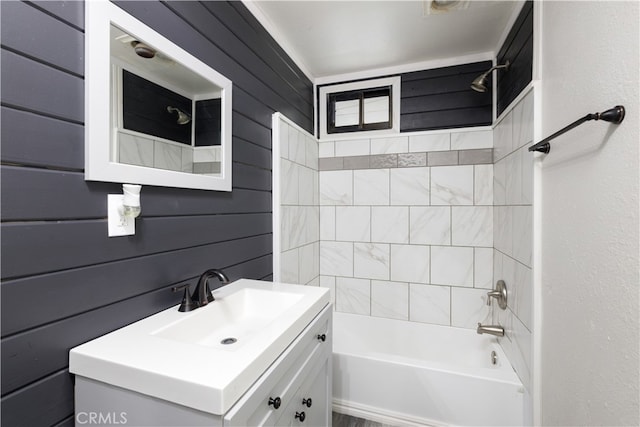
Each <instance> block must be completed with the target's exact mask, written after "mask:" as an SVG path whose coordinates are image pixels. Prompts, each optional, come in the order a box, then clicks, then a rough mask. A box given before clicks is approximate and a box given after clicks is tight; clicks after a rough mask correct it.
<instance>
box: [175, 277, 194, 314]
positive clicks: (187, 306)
mask: <svg viewBox="0 0 640 427" xmlns="http://www.w3.org/2000/svg"><path fill="white" fill-rule="evenodd" d="M189 286H191V284H189V283H185V284H184V285H180V286H174V287H173V288H171V291H172V292H178V291H181V290H183V289H184V295H183V296H182V302H181V303H180V307H179V308H178V311H180V312H186V311H191V310H195V309H196V308H198V303H197V302H195V301H194V300H193V298H191V294H190V293H189Z"/></svg>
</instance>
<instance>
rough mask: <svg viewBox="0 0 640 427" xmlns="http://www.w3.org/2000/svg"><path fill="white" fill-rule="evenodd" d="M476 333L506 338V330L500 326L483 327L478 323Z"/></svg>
mask: <svg viewBox="0 0 640 427" xmlns="http://www.w3.org/2000/svg"><path fill="white" fill-rule="evenodd" d="M476 332H477V333H479V334H489V335H495V336H496V337H504V328H503V327H502V326H500V325H482V324H480V323H478V329H476Z"/></svg>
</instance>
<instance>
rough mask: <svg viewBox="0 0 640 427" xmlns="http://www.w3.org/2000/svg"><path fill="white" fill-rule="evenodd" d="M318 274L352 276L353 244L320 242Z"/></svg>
mask: <svg viewBox="0 0 640 427" xmlns="http://www.w3.org/2000/svg"><path fill="white" fill-rule="evenodd" d="M320 274H323V275H327V276H346V277H352V276H353V243H351V242H329V241H321V242H320Z"/></svg>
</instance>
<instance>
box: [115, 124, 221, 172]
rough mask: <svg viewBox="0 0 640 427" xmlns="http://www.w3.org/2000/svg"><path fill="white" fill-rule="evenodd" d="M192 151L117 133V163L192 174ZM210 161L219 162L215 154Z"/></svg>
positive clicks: (177, 145) (184, 147)
mask: <svg viewBox="0 0 640 427" xmlns="http://www.w3.org/2000/svg"><path fill="white" fill-rule="evenodd" d="M194 155H195V153H194V149H193V148H192V147H190V146H188V145H182V144H178V143H169V142H165V141H158V140H155V139H153V138H145V137H143V136H138V135H132V134H130V133H127V132H118V161H119V162H120V163H126V164H129V165H138V166H146V167H151V168H158V169H168V170H174V171H180V172H193V164H194ZM209 157H211V159H210V160H200V161H201V162H202V161H219V159H217V158H216V157H215V154H214V155H212V156H209Z"/></svg>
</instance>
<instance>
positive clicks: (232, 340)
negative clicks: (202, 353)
mask: <svg viewBox="0 0 640 427" xmlns="http://www.w3.org/2000/svg"><path fill="white" fill-rule="evenodd" d="M237 341H238V340H237V339H235V338H225V339H223V340H222V341H220V344H224V345H229V344H233V343H235V342H237Z"/></svg>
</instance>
